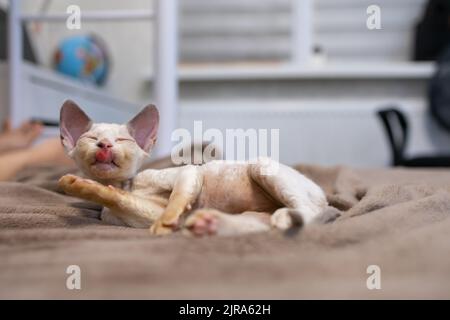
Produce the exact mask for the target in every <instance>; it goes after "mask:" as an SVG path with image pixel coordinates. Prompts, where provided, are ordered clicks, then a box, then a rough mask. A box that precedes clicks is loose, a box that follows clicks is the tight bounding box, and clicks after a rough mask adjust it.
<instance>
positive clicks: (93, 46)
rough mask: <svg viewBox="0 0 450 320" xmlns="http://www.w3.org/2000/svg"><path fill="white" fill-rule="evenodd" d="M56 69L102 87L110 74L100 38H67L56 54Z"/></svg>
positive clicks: (90, 36) (83, 36) (54, 62)
mask: <svg viewBox="0 0 450 320" xmlns="http://www.w3.org/2000/svg"><path fill="white" fill-rule="evenodd" d="M53 64H54V66H55V69H56V70H57V71H59V72H61V73H63V74H65V75H68V76H71V77H74V78H77V79H80V80H82V81H85V82H90V83H94V84H97V85H102V84H104V83H105V81H106V78H107V75H108V72H109V59H108V55H107V52H106V49H105V47H104V45H103V42H101V41H100V39H99V38H98V37H95V36H92V35H89V36H86V35H79V36H72V37H69V38H66V39H65V40H63V41H62V42H61V44H60V45H59V46H58V49H57V50H56V52H55V54H54V60H53Z"/></svg>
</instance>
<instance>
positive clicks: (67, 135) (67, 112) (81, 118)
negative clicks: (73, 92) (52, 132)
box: [59, 100, 92, 151]
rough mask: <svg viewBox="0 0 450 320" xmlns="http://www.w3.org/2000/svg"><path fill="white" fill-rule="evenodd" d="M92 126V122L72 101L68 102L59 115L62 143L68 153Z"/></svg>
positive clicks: (64, 104)
mask: <svg viewBox="0 0 450 320" xmlns="http://www.w3.org/2000/svg"><path fill="white" fill-rule="evenodd" d="M91 126H92V120H91V119H90V118H89V117H88V116H87V115H86V113H84V111H83V110H81V108H80V107H79V106H78V105H77V104H76V103H75V102H73V101H72V100H66V101H65V102H64V103H63V105H62V107H61V112H60V115H59V131H60V133H61V142H62V144H63V146H64V147H65V148H66V150H67V151H70V150H72V149H73V148H74V147H75V145H76V143H77V141H78V139H79V138H80V136H81V135H82V134H83V133H85V132H86V131H88V130H89V129H90V128H91Z"/></svg>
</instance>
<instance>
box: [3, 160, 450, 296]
mask: <svg viewBox="0 0 450 320" xmlns="http://www.w3.org/2000/svg"><path fill="white" fill-rule="evenodd" d="M298 169H299V170H301V171H302V172H304V173H305V174H307V175H309V176H310V177H311V178H313V179H314V180H315V181H317V182H318V183H319V184H321V185H322V186H323V188H324V189H325V190H326V192H327V195H328V199H329V202H330V204H331V205H332V207H333V208H335V209H330V210H339V213H340V214H341V215H340V217H339V218H338V219H337V220H335V221H333V222H330V223H327V224H316V225H311V226H308V227H306V228H305V229H303V230H302V231H300V232H299V233H298V234H297V235H295V236H292V237H285V236H283V235H282V234H280V233H278V232H275V231H273V232H269V233H265V234H257V235H247V236H242V237H234V238H219V237H215V238H209V239H194V238H186V237H184V236H182V235H181V234H175V235H172V236H168V237H163V238H154V237H151V236H150V235H149V234H148V232H147V231H146V230H139V229H132V228H125V227H116V226H109V225H106V224H104V223H102V222H101V221H100V220H99V213H100V209H101V208H100V207H99V206H97V205H94V204H90V203H87V202H84V201H81V200H78V199H75V198H71V197H68V196H65V195H63V194H60V193H58V192H57V189H56V180H57V178H58V177H59V176H60V175H62V174H63V173H65V172H67V169H64V168H59V169H58V168H40V169H35V170H29V171H28V172H24V173H22V174H21V176H20V177H18V179H17V180H18V181H17V182H10V183H0V298H208V299H211V298H212V299H215V298H232V299H241V298H287V299H297V298H447V299H448V298H450V171H449V170H435V171H420V170H403V169H397V170H383V169H377V170H355V169H349V168H345V167H333V168H320V167H313V166H299V167H298ZM69 265H78V266H79V267H80V268H81V290H68V289H67V287H66V279H67V277H68V276H69V275H68V274H67V273H66V269H67V267H68V266H69ZM370 265H377V266H378V267H379V268H380V272H381V273H380V279H381V289H379V290H378V289H373V290H369V289H368V288H367V285H366V281H367V278H368V277H369V276H370V274H368V273H367V268H368V266H370Z"/></svg>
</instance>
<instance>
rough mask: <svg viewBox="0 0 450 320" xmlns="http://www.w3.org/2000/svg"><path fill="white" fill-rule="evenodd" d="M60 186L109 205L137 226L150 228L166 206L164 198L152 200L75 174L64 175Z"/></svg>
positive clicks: (119, 215) (129, 223)
mask: <svg viewBox="0 0 450 320" xmlns="http://www.w3.org/2000/svg"><path fill="white" fill-rule="evenodd" d="M59 186H60V187H61V188H62V189H63V190H64V191H65V192H66V193H67V194H70V195H73V196H77V197H79V198H82V199H86V200H89V201H93V202H96V203H98V204H101V205H103V206H105V207H108V208H109V209H110V213H112V214H114V215H115V216H116V217H117V218H119V219H120V220H121V221H123V222H124V223H125V224H126V225H128V226H131V227H135V228H148V227H149V226H150V225H151V224H152V223H153V222H154V221H155V220H156V219H158V218H159V216H160V215H161V214H162V212H163V209H164V207H165V203H164V201H163V199H159V198H158V199H155V201H152V199H151V198H150V199H146V198H141V197H138V196H135V195H133V194H132V193H130V192H127V191H124V190H121V189H118V188H115V187H112V186H104V185H102V184H100V183H98V182H95V181H92V180H89V179H83V178H80V177H77V176H74V175H65V176H63V177H62V178H61V179H60V180H59Z"/></svg>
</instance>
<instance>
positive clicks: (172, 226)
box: [59, 101, 327, 236]
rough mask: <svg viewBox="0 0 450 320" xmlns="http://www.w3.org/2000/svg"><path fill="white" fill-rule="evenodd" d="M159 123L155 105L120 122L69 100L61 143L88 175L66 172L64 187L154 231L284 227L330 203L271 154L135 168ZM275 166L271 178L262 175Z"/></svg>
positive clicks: (116, 219) (115, 217) (117, 220)
mask: <svg viewBox="0 0 450 320" xmlns="http://www.w3.org/2000/svg"><path fill="white" fill-rule="evenodd" d="M158 123H159V114H158V110H157V109H156V107H155V106H153V105H149V106H147V107H145V108H144V109H143V110H142V111H141V112H140V113H139V114H137V115H136V116H135V117H134V118H133V119H131V120H130V121H129V122H128V123H126V124H123V125H119V124H106V123H93V122H92V121H91V120H90V119H89V117H88V116H87V115H86V114H85V113H84V112H83V111H82V110H81V109H80V108H79V107H78V106H77V105H76V104H75V103H74V102H72V101H66V102H65V103H64V104H63V106H62V107H61V116H60V131H61V141H62V144H63V146H64V147H65V149H66V151H67V153H68V155H69V156H70V157H71V158H72V159H74V160H75V162H76V163H77V165H78V167H79V168H80V169H81V171H82V172H83V173H84V174H85V175H86V176H87V178H89V179H85V178H80V177H77V176H74V175H65V176H63V177H62V178H61V179H60V180H59V185H60V187H61V188H62V189H63V190H64V191H65V192H66V193H68V194H70V195H74V196H77V197H80V198H83V199H86V200H90V201H94V202H96V203H99V204H101V205H103V206H104V207H106V209H105V210H104V211H103V212H102V219H103V220H105V221H107V222H109V223H113V224H119V225H126V226H131V227H136V228H148V227H150V232H151V233H152V234H156V235H163V234H169V233H172V232H173V231H174V230H176V229H177V228H179V227H183V228H184V230H186V231H187V232H190V233H192V234H194V235H197V236H203V235H212V234H218V235H234V234H242V233H249V232H260V231H267V230H269V229H270V228H271V227H275V228H278V229H282V230H286V229H288V228H290V227H292V226H294V225H303V224H307V223H310V222H311V221H313V219H315V218H316V217H317V216H318V215H319V214H320V213H321V212H322V211H323V209H324V208H325V207H326V206H327V201H326V198H325V195H324V193H323V191H322V189H321V188H320V187H319V186H318V185H316V184H315V183H314V182H312V181H311V180H309V179H308V178H306V177H305V176H303V175H302V174H300V173H299V172H297V171H296V170H294V169H292V168H290V167H287V166H284V165H282V164H279V163H278V162H275V161H273V160H270V159H259V160H257V161H255V162H251V163H250V162H248V163H230V162H226V161H220V160H217V161H212V162H208V163H206V164H204V165H202V166H194V165H186V166H182V167H174V168H168V169H162V170H153V169H148V170H145V171H143V172H140V173H138V170H139V168H140V167H141V165H142V164H143V162H144V161H145V159H147V158H148V157H149V156H150V153H151V150H152V148H153V146H154V145H155V143H156V138H157V131H158ZM275 169H276V170H277V173H276V174H274V175H270V174H269V175H267V174H264V172H267V170H275ZM91 179H92V180H91ZM93 180H95V181H93ZM185 214H187V215H188V217H187V219H186V220H185V221H182V218H184V216H185ZM182 222H184V223H182Z"/></svg>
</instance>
